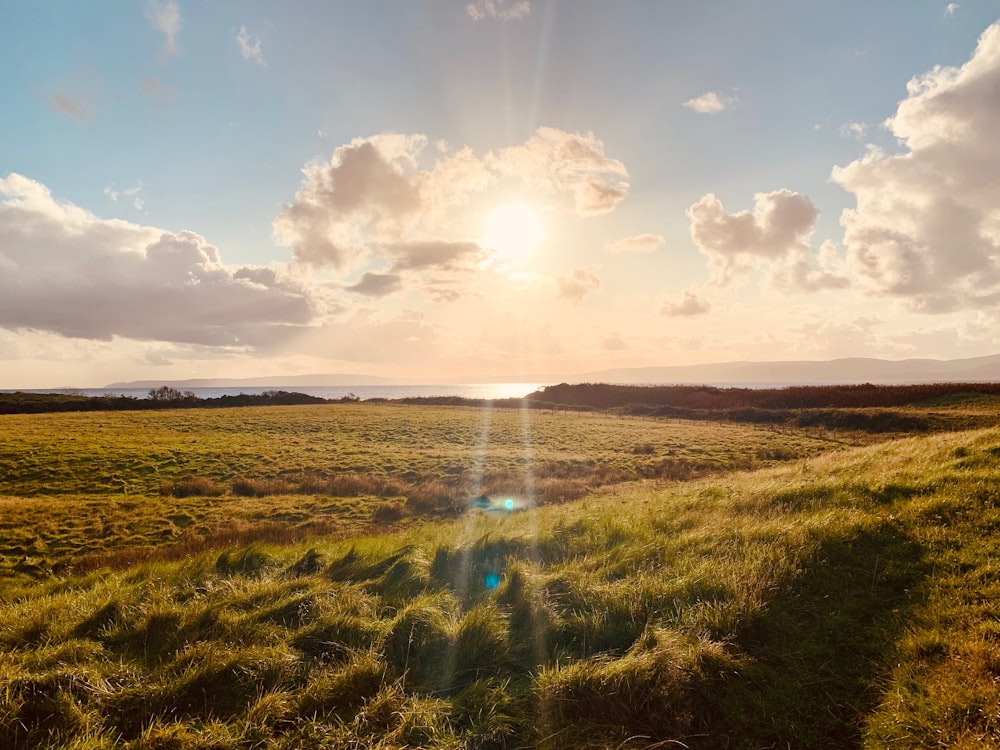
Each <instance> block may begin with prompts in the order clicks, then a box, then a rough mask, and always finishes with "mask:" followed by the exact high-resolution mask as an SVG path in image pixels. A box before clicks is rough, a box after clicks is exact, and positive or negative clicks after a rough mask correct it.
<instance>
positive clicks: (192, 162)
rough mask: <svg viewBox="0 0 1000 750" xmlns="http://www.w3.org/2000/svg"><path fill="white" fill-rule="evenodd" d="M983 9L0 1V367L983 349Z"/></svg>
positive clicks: (475, 374)
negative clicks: (0, 77)
mask: <svg viewBox="0 0 1000 750" xmlns="http://www.w3.org/2000/svg"><path fill="white" fill-rule="evenodd" d="M998 17H1000V6H998V5H997V4H996V3H995V2H974V1H972V0H968V1H967V2H960V3H951V4H948V3H942V2H914V1H910V2H882V3H861V2H841V3H820V2H801V1H799V2H792V1H790V0H789V1H788V2H766V3H765V2H739V3H737V2H701V3H690V4H682V3H675V2H666V1H664V2H614V3H612V2H586V1H584V0H573V1H572V2H570V1H569V0H562V1H557V0H547V1H543V0H492V1H489V0H475V1H474V2H471V3H470V2H468V1H467V0H466V1H464V2H463V1H457V2H444V1H440V2H426V3H425V2H416V1H415V0H410V1H408V2H403V1H402V0H399V1H397V2H365V3H354V2H343V3H341V2H311V3H305V2H302V3H267V2H221V1H217V2H186V1H185V0H175V1H166V2H158V1H151V2H147V3H143V2H136V3H120V2H81V3H57V2H5V3H2V4H0V31H2V35H3V44H2V45H0V70H3V71H4V83H3V85H2V86H0V111H2V112H3V113H4V116H3V118H0V181H2V182H0V272H2V278H0V361H2V362H3V364H2V372H3V373H4V376H3V378H2V380H3V382H0V387H33V386H37V387H49V386H60V385H76V386H86V385H100V384H101V383H103V382H109V381H111V380H126V379H133V378H163V379H173V378H185V377H212V376H232V377H237V376H252V375H274V374H299V373H303V372H362V373H371V374H375V375H383V376H387V377H396V378H399V379H407V380H414V379H415V380H426V381H431V380H441V379H458V380H462V379H486V380H489V379H493V378H501V377H520V376H539V375H547V376H553V377H558V376H569V375H572V374H575V373H580V372H588V371H594V370H600V369H603V368H610V367H627V366H649V365H669V364H686V363H695V362H711V361H727V360H773V359H829V358H834V357H842V356H877V357H884V358H889V359H901V358H906V357H933V358H953V357H965V356H979V355H985V354H992V353H996V352H997V351H1000V345H998V342H997V336H996V335H995V334H994V331H995V330H997V326H996V324H997V322H998V320H997V319H998V317H1000V316H998V308H997V302H998V300H1000V280H998V278H997V277H998V275H1000V267H998V258H1000V213H998V211H1000V191H998V188H997V186H996V184H995V180H991V179H990V178H989V174H991V173H992V172H991V171H990V170H991V169H992V168H993V167H995V166H998V164H1000V145H997V144H996V143H994V142H993V141H995V140H996V139H992V138H991V137H990V132H991V130H990V127H991V124H992V125H995V124H996V123H998V122H1000V95H998V94H997V93H996V92H997V91H998V90H1000V61H998V58H1000V32H998V31H997V27H996V26H995V24H996V23H997V20H998ZM977 45H978V46H977ZM918 81H922V83H917V82H918ZM908 84H909V89H908ZM835 175H839V176H836V177H835ZM511 206H514V207H515V210H513V211H511V210H509V209H510V207H511ZM845 210H847V211H848V212H849V213H848V214H844V211H845ZM498 226H500V227H501V228H500V229H498V228H497V227H498ZM491 227H492V229H491ZM4 300H5V301H4Z"/></svg>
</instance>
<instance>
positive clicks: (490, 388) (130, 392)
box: [27, 383, 546, 401]
mask: <svg viewBox="0 0 1000 750" xmlns="http://www.w3.org/2000/svg"><path fill="white" fill-rule="evenodd" d="M545 385H546V383H466V384H461V385H338V386H308V385H289V386H268V387H266V388H253V387H249V386H239V387H235V388H184V387H178V390H180V391H184V392H188V391H190V392H191V393H193V394H194V395H196V396H198V397H199V398H218V397H219V396H236V395H239V394H241V393H246V394H250V395H259V394H261V393H265V392H267V391H294V392H296V393H305V394H308V395H310V396H317V397H319V398H326V399H340V398H344V397H357V398H359V399H361V400H363V401H366V400H368V399H382V398H384V399H397V398H420V397H428V398H430V397H435V396H458V397H460V398H470V399H501V398H521V397H522V396H526V395H528V394H529V393H533V392H534V391H537V390H538V389H539V388H542V387H544V386H545ZM149 390H150V389H149V388H74V389H66V388H51V389H45V390H30V391H27V392H29V393H74V394H79V395H81V396H132V397H135V398H147V397H148V396H149Z"/></svg>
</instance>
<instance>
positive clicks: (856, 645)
mask: <svg viewBox="0 0 1000 750" xmlns="http://www.w3.org/2000/svg"><path fill="white" fill-rule="evenodd" d="M927 573H928V570H927V566H926V563H925V562H924V561H923V551H922V549H921V548H920V546H918V545H917V544H916V543H915V542H913V541H912V540H911V539H908V538H907V536H906V535H905V533H904V532H903V531H902V530H901V528H900V527H899V526H897V525H896V524H895V523H892V522H885V523H883V524H882V525H881V526H880V527H878V528H876V529H874V530H865V531H862V533H860V534H859V535H856V536H854V537H852V538H850V539H846V540H845V539H842V538H841V539H831V540H828V541H826V542H824V543H823V544H822V545H821V547H820V550H819V553H818V555H817V556H816V558H815V559H814V561H813V563H812V564H811V565H810V567H809V568H808V569H807V570H806V571H805V573H804V574H803V575H802V577H801V578H800V580H799V581H798V582H797V583H796V585H795V586H794V587H793V588H792V589H790V590H789V591H788V592H787V593H785V594H782V595H780V596H778V597H777V598H776V599H775V600H773V601H772V602H771V603H770V604H769V605H768V607H767V609H766V611H765V612H764V613H763V614H761V615H760V616H759V617H757V618H756V619H754V620H752V621H751V622H749V623H748V624H747V626H746V627H745V628H743V629H742V630H741V631H740V632H739V633H738V634H737V638H736V643H735V644H734V645H735V646H736V647H737V649H739V650H740V651H742V652H743V654H744V655H745V656H746V657H747V662H748V663H747V666H746V667H745V668H744V669H742V670H741V671H740V673H739V674H733V673H730V674H725V675H721V676H719V677H717V678H715V679H712V680H710V681H708V682H706V683H703V687H704V693H703V695H702V696H701V700H700V701H699V703H700V704H701V709H702V710H700V711H699V712H698V713H699V716H698V717H697V719H696V723H695V730H694V732H693V733H692V736H691V737H690V739H688V740H686V742H687V744H688V745H689V747H691V748H692V749H694V748H699V749H703V750H707V749H708V748H728V749H729V750H736V749H737V748H747V749H749V748H755V749H760V748H779V747H780V748H786V747H837V748H848V747H860V746H861V744H862V729H863V724H864V721H865V718H866V717H867V716H868V715H870V714H871V712H872V711H873V710H874V709H875V708H876V706H877V704H878V702H879V699H880V695H881V691H882V688H883V683H884V678H885V676H886V675H887V673H888V671H889V669H890V668H891V666H892V664H891V659H892V653H893V650H894V644H895V643H896V641H897V639H898V637H899V635H900V631H901V629H902V628H903V627H904V625H905V622H906V616H907V612H908V611H909V610H910V609H911V608H912V607H913V606H914V604H915V601H916V597H917V595H918V592H919V589H920V584H921V581H922V580H923V579H924V578H925V576H926V575H927Z"/></svg>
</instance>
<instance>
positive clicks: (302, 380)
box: [104, 373, 400, 389]
mask: <svg viewBox="0 0 1000 750" xmlns="http://www.w3.org/2000/svg"><path fill="white" fill-rule="evenodd" d="M399 384H400V383H399V381H398V380H390V379H388V378H378V377H375V376H374V375H357V374H354V373H343V374H339V375H271V376H268V377H264V378H193V379H191V380H129V381H127V382H120V383H111V384H110V385H106V386H104V387H105V388H159V387H160V386H161V385H168V386H170V387H172V388H179V389H183V388H240V387H246V388H288V387H291V386H315V387H328V386H343V385H399Z"/></svg>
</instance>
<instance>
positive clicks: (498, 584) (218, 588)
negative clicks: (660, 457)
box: [0, 431, 1000, 750]
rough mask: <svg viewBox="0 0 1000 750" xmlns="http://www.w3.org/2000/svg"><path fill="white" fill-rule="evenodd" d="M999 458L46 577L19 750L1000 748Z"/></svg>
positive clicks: (30, 631)
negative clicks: (999, 608) (121, 749)
mask: <svg viewBox="0 0 1000 750" xmlns="http://www.w3.org/2000/svg"><path fill="white" fill-rule="evenodd" d="M998 469H1000V432H997V431H984V432H977V433H964V434H954V435H939V436H932V437H926V438H921V439H908V440H900V441H895V442H892V443H888V444H885V445H881V446H875V447H869V448H863V449H857V450H853V451H846V452H839V453H837V454H831V455H826V456H819V457H815V458H810V459H807V460H804V461H800V462H795V463H792V464H789V465H787V466H784V467H777V468H771V469H764V470H760V471H757V472H750V473H734V474H729V475H726V476H724V477H721V478H708V479H704V480H700V481H696V482H690V483H687V484H674V485H667V484H659V485H657V484H649V483H645V484H633V485H620V486H616V487H609V488H606V489H604V490H603V491H601V492H599V493H591V494H588V495H587V496H585V497H584V498H582V499H580V500H578V501H575V502H572V503H565V504H562V505H552V506H542V507H535V508H531V509H529V510H525V511H523V512H515V513H511V514H509V515H506V516H503V515H487V514H479V513H473V514H471V515H468V516H465V517H463V518H462V519H459V520H457V521H453V522H448V523H439V524H432V525H427V526H422V527H413V528H410V529H408V530H403V531H401V532H396V533H394V534H391V535H384V536H371V537H366V538H355V539H351V540H344V541H334V540H326V541H324V540H317V539H314V540H312V541H310V542H309V543H308V545H306V544H290V545H282V544H264V545H262V544H254V545H245V544H237V545H235V546H231V547H229V548H227V549H224V550H222V551H221V552H220V551H218V550H216V551H213V552H205V553H201V554H193V555H192V556H191V557H189V558H187V559H185V560H183V561H179V562H163V561H160V562H155V561H150V562H146V563H142V564H137V565H135V566H134V567H132V568H130V569H127V570H122V571H119V572H105V573H102V574H100V575H97V574H91V575H89V576H86V577H75V578H74V577H66V578H57V579H51V580H48V581H45V582H41V583H38V584H36V585H34V586H28V587H23V586H22V587H21V588H19V589H18V590H17V592H16V596H15V595H14V593H15V592H14V591H11V592H10V593H9V594H8V595H7V596H6V597H5V598H4V600H3V601H2V603H0V691H2V692H0V696H2V700H0V746H2V747H10V748H29V747H32V748H33V747H52V748H55V747H60V748H63V747H79V748H85V747H87V748H96V747H112V746H124V743H129V745H130V746H136V747H170V748H179V749H180V750H185V749H186V748H198V747H233V748H249V747H273V748H293V747H294V748H300V747H354V748H376V747H379V748H402V747H438V748H445V747H447V748H452V747H476V748H504V747H507V748H514V747H530V746H537V747H543V748H563V747H582V748H606V747H619V748H654V747H659V748H662V747H671V746H673V747H680V746H686V747H689V748H747V749H749V748H762V747H789V746H790V747H860V746H868V747H879V748H881V747H913V748H916V747H931V746H942V747H943V746H949V747H961V746H965V747H974V746H975V747H982V746H991V745H997V744H1000V728H998V726H997V721H996V715H997V714H996V706H997V705H998V704H997V700H998V693H997V688H996V684H997V680H996V675H997V674H1000V668H998V666H997V665H998V664H1000V646H998V645H997V644H998V643H1000V638H998V633H1000V628H998V626H997V625H996V621H997V618H996V614H995V607H994V602H995V600H996V595H997V594H1000V591H994V589H995V588H996V586H997V583H996V581H997V580H1000V578H998V576H997V563H996V561H995V549H996V545H997V543H998V542H1000V538H998V535H1000V484H998V481H997V479H996V477H997V476H998V473H997V472H998ZM248 501H250V502H253V499H252V498H250V499H249V500H248Z"/></svg>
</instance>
